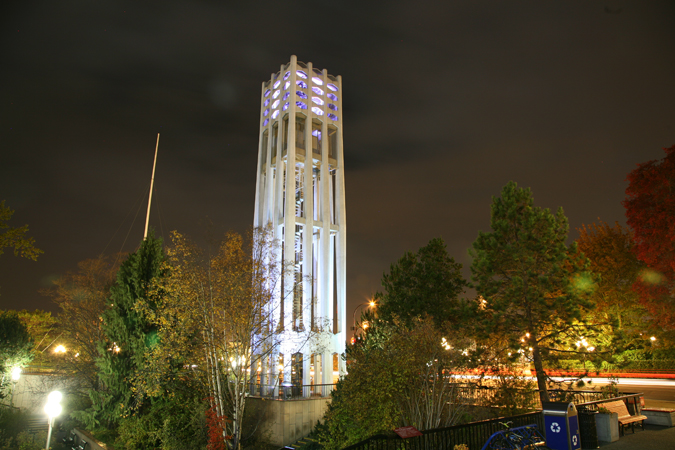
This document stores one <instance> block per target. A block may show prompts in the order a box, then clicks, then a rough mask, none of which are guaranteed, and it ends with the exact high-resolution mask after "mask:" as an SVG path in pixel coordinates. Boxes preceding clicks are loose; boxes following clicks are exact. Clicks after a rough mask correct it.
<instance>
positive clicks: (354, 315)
mask: <svg viewBox="0 0 675 450" xmlns="http://www.w3.org/2000/svg"><path fill="white" fill-rule="evenodd" d="M366 305H368V307H369V308H374V307H376V306H377V303H375V300H370V301H368V302H365V303H361V304H360V305H357V306H356V308H354V313H353V314H352V321H353V322H352V331H353V332H354V337H356V311H357V310H358V309H359V308H360V307H362V306H366Z"/></svg>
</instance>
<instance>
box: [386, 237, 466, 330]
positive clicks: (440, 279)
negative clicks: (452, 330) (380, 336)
mask: <svg viewBox="0 0 675 450" xmlns="http://www.w3.org/2000/svg"><path fill="white" fill-rule="evenodd" d="M461 270H462V265H461V264H460V263H457V262H455V260H454V259H453V258H451V257H450V256H449V255H448V252H447V250H446V248H445V242H443V239H441V238H435V239H432V240H431V241H429V243H428V244H427V245H426V246H424V247H422V248H420V249H419V250H418V251H417V253H412V252H406V254H405V255H403V257H402V258H401V259H400V260H399V261H398V262H397V263H396V264H392V265H391V268H390V270H389V273H388V274H384V275H383V276H382V287H384V292H383V293H381V292H378V293H377V294H375V299H376V300H377V303H378V309H377V315H378V318H379V319H380V320H386V321H391V320H392V319H393V318H394V317H398V318H399V319H400V320H401V321H402V322H403V323H405V324H406V325H411V324H412V320H413V319H414V318H416V317H422V316H424V315H425V314H428V315H430V316H432V317H433V318H434V322H435V323H436V325H437V326H440V325H441V324H442V323H444V322H446V321H448V320H451V319H453V318H455V317H456V315H457V312H458V309H459V306H460V303H459V299H458V295H459V294H461V293H462V292H463V291H464V288H465V287H466V285H467V283H466V281H465V280H464V278H463V277H462V274H461Z"/></svg>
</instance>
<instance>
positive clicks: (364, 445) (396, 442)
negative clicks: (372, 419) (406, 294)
mask: <svg viewBox="0 0 675 450" xmlns="http://www.w3.org/2000/svg"><path fill="white" fill-rule="evenodd" d="M491 390H492V391H494V389H491V388H483V387H480V388H469V387H465V388H464V392H463V394H462V399H463V401H465V402H467V403H471V402H472V401H477V400H478V401H486V400H491V399H493V398H494V392H490V391H491ZM521 391H522V392H519V395H533V396H536V398H533V399H532V401H533V402H534V401H535V400H536V403H535V404H536V405H537V407H538V408H540V409H541V403H540V401H539V391H537V390H521ZM548 393H549V397H550V399H551V401H553V402H570V403H574V404H575V405H576V406H577V407H578V408H579V410H580V411H589V410H591V411H592V410H597V408H598V407H599V406H601V405H602V403H604V402H609V401H614V400H624V401H625V402H626V403H627V407H628V410H629V412H630V413H631V414H639V412H640V411H641V402H640V397H641V396H643V395H644V394H641V393H635V394H634V393H630V394H629V393H619V394H620V395H615V396H613V394H611V393H608V392H602V391H567V390H563V389H552V390H549V391H548ZM491 396H492V397H491ZM472 404H473V403H472ZM476 404H477V403H476ZM508 421H511V422H513V424H512V426H513V427H520V426H526V425H531V424H536V425H537V427H538V428H539V429H540V430H543V429H544V416H543V414H542V412H541V410H539V411H535V412H531V413H527V414H521V415H517V416H512V417H501V418H497V419H490V420H482V421H479V422H472V423H467V424H463V425H455V426H452V427H447V428H437V429H433V430H425V431H421V433H422V436H416V437H411V438H407V439H405V440H404V439H401V438H400V437H399V436H398V435H396V434H394V433H389V434H378V435H375V436H372V437H370V438H368V439H366V440H364V441H361V442H358V443H356V444H353V445H351V446H349V447H346V448H345V449H344V450H403V449H405V450H431V449H449V450H451V449H453V448H454V446H455V445H461V444H465V445H466V446H468V448H469V450H480V449H481V448H482V447H483V445H485V442H487V440H488V439H489V438H490V436H491V435H492V434H493V433H495V432H497V431H499V430H502V429H503V428H504V427H503V426H502V425H501V423H504V422H508Z"/></svg>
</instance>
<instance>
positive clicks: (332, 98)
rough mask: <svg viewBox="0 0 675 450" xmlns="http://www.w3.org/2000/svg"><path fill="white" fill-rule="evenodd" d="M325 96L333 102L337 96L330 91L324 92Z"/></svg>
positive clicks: (336, 99)
mask: <svg viewBox="0 0 675 450" xmlns="http://www.w3.org/2000/svg"><path fill="white" fill-rule="evenodd" d="M326 97H328V98H329V99H331V100H333V101H334V102H337V101H338V96H337V95H335V94H331V93H330V92H329V93H328V94H326Z"/></svg>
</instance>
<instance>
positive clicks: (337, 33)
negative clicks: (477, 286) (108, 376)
mask: <svg viewBox="0 0 675 450" xmlns="http://www.w3.org/2000/svg"><path fill="white" fill-rule="evenodd" d="M230 3H231V2H229V3H228V2H216V1H194V2H182V1H176V0H168V1H162V2H157V1H154V2H153V1H150V2H130V1H122V2H111V1H100V2H94V3H92V2H86V1H74V0H70V1H65V2H47V1H42V2H14V3H11V4H10V5H8V6H7V9H6V10H5V14H3V15H2V17H0V21H1V23H2V25H3V26H2V27H0V52H1V54H2V55H3V63H2V65H1V66H0V83H1V85H2V93H3V94H2V96H1V97H0V98H1V99H2V103H0V123H1V124H2V127H1V128H0V199H5V200H6V201H7V203H8V204H9V205H10V206H12V207H13V208H15V209H16V214H15V217H14V220H13V223H14V224H15V225H22V224H24V223H28V224H30V227H31V234H32V235H34V236H35V238H36V240H37V242H38V244H39V246H40V247H41V248H43V249H44V250H45V254H44V255H43V256H42V257H41V258H40V259H39V261H38V262H32V261H23V260H19V259H18V258H15V257H13V255H11V254H8V253H5V254H4V255H2V257H1V258H0V294H1V296H0V308H23V307H27V308H36V307H40V308H48V309H54V308H53V307H52V305H50V304H49V303H48V300H47V299H45V298H43V297H40V296H39V294H37V290H38V289H39V288H41V287H44V286H46V285H48V282H49V280H50V279H53V277H56V276H59V275H61V274H63V273H64V272H66V271H68V270H73V269H74V268H75V267H76V264H77V262H78V261H81V260H83V259H86V258H91V257H95V256H97V255H98V254H100V253H102V252H104V253H114V252H117V251H119V250H125V251H131V250H133V249H134V248H135V247H136V246H137V245H138V242H139V241H140V238H141V235H142V232H143V221H144V217H145V210H144V208H145V204H146V202H147V189H148V185H149V177H150V171H151V168H152V158H153V153H154V147H155V139H156V135H157V133H158V132H159V133H161V140H160V153H159V158H158V162H157V175H156V180H155V181H156V192H155V197H153V211H152V224H153V226H154V227H155V228H156V229H157V231H158V233H159V234H160V235H162V236H164V237H168V233H169V231H170V230H174V229H178V230H180V231H182V232H185V233H187V234H190V235H193V236H195V237H198V236H199V235H200V234H201V233H202V230H203V227H202V226H201V225H200V222H201V221H202V219H204V217H206V216H208V217H209V218H210V219H211V220H212V221H213V222H214V223H215V224H216V226H217V229H218V230H220V231H222V230H225V229H235V230H239V231H244V230H245V229H246V228H247V227H248V226H250V224H251V223H252V220H253V201H254V195H255V170H256V169H255V168H256V160H257V155H256V152H257V148H258V139H257V135H258V126H259V124H258V120H259V110H258V105H259V97H260V93H261V83H262V82H264V81H266V80H267V79H269V76H270V74H272V73H275V72H277V71H278V70H279V67H280V66H281V65H282V64H284V63H286V62H287V61H288V60H289V58H290V55H291V54H295V55H297V56H298V58H299V59H300V60H302V61H307V62H310V61H311V62H312V63H313V64H314V65H315V66H316V67H321V68H323V67H325V68H326V69H327V70H328V71H329V73H331V74H334V75H341V76H342V77H343V85H344V96H343V107H344V113H345V116H344V117H345V128H344V136H345V167H346V189H347V223H348V238H347V241H348V301H349V303H350V305H356V304H357V303H359V302H361V301H362V300H363V298H365V297H367V296H369V295H371V294H372V293H373V292H374V291H375V290H376V289H378V287H379V279H380V277H381V275H382V272H383V271H385V270H387V269H388V267H389V264H391V263H392V262H394V261H395V260H397V259H398V258H399V257H400V256H401V255H402V254H403V252H404V251H406V250H416V249H417V248H419V247H420V246H422V245H425V244H426V243H427V242H428V241H429V240H430V239H431V238H433V237H436V236H442V237H443V238H444V239H445V241H446V243H447V245H448V249H449V251H450V253H451V254H452V255H453V256H454V257H455V258H456V259H457V260H458V261H460V262H462V263H463V264H465V265H467V266H468V264H469V263H470V260H469V257H468V255H467V249H468V247H470V245H471V243H472V241H473V240H474V239H475V237H476V236H477V233H478V231H479V230H487V229H488V227H489V207H490V201H491V198H492V196H494V195H498V194H499V191H500V189H501V187H502V186H504V185H505V184H506V183H507V182H508V181H509V180H515V181H517V182H518V183H519V185H521V186H528V187H531V188H532V190H533V192H534V195H535V201H536V203H537V205H540V206H545V207H549V208H552V209H556V208H557V207H558V206H563V207H564V209H565V211H566V213H567V215H568V217H569V218H570V224H571V227H572V229H574V228H575V227H579V226H580V225H581V224H583V223H589V222H592V221H594V220H596V219H597V218H598V217H600V218H601V219H603V220H606V221H608V222H613V221H615V220H618V221H620V222H623V220H624V216H623V209H622V207H621V204H620V202H621V200H622V198H623V195H624V190H625V187H626V183H625V177H626V174H627V173H628V172H629V171H630V170H632V169H633V168H634V167H635V164H637V163H639V162H644V161H647V160H650V159H656V158H661V157H662V154H663V153H662V150H661V148H663V147H668V146H671V145H673V144H675V133H674V128H673V123H675V120H674V119H675V112H673V108H672V105H673V100H675V83H673V76H672V74H673V73H675V59H674V58H673V57H672V55H673V54H675V28H673V27H672V23H673V19H675V4H673V3H672V2H669V1H654V2H648V3H635V2H627V1H618V0H612V1H609V2H603V3H598V2H564V1H558V2H544V3H541V2H540V3H532V2H494V1H484V2H475V1H468V0H467V1H453V2H421V3H420V2H418V3H411V2H407V1H388V2H380V1H372V2H334V1H331V2H328V1H314V2H302V1H291V2H278V1H276V2H271V1H261V2H238V3H235V4H230ZM605 7H607V8H609V9H610V10H611V11H617V10H620V11H621V12H620V13H611V14H610V13H608V12H606V8H605ZM574 236H575V232H574V230H572V232H571V237H572V238H573V237H574ZM465 273H466V275H467V276H468V269H467V268H466V267H465ZM352 307H353V306H352ZM351 310H352V308H351V307H350V308H349V309H348V311H351Z"/></svg>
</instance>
